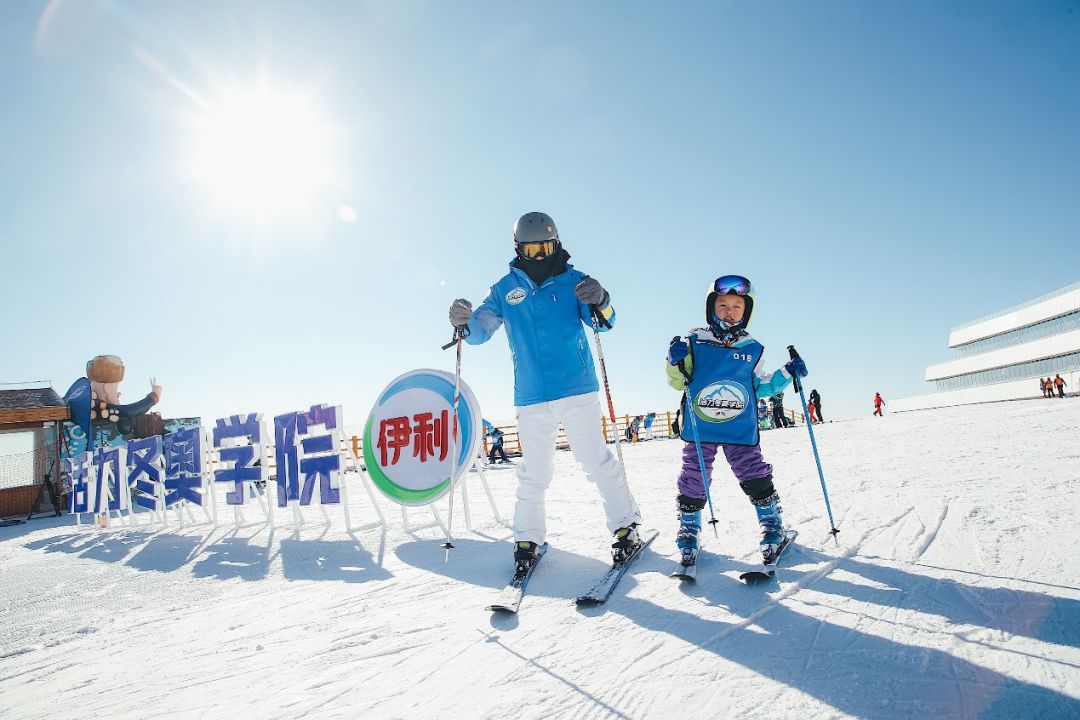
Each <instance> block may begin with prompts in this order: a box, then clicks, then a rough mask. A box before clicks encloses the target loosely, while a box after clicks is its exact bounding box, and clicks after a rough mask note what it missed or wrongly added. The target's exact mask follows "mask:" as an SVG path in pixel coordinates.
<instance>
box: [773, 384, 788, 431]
mask: <svg viewBox="0 0 1080 720" xmlns="http://www.w3.org/2000/svg"><path fill="white" fill-rule="evenodd" d="M772 408H773V427H778V428H781V427H783V428H786V427H791V421H790V420H788V418H787V415H785V414H784V392H783V391H782V390H781V391H780V392H778V393H776V394H775V395H773V397H772Z"/></svg>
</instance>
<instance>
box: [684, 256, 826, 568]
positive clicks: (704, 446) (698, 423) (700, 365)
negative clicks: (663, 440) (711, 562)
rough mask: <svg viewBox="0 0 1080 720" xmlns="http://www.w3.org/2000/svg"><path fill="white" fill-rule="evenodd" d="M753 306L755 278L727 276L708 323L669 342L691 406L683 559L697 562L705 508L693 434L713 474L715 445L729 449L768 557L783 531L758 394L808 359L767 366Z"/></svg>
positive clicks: (783, 383) (802, 369)
mask: <svg viewBox="0 0 1080 720" xmlns="http://www.w3.org/2000/svg"><path fill="white" fill-rule="evenodd" d="M753 312H754V294H753V289H752V288H751V286H750V281H749V280H747V279H746V278H744V277H742V276H739V275H724V276H723V277H720V278H717V280H716V281H714V282H713V284H712V285H711V286H710V287H709V293H708V296H707V297H706V299H705V321H706V326H705V327H702V328H697V329H694V330H691V331H690V336H689V337H688V338H685V339H684V338H682V337H677V338H675V339H673V340H672V341H671V345H670V347H669V348H668V367H667V375H668V384H669V385H671V387H673V388H675V389H676V390H682V391H683V402H682V407H684V408H685V406H686V398H687V397H689V398H690V402H691V403H692V404H693V405H694V407H693V409H692V411H691V412H693V413H694V415H693V416H692V418H693V419H694V420H693V421H692V420H691V419H690V418H688V419H686V420H685V421H684V422H683V424H682V427H681V431H682V432H681V437H682V439H683V440H685V441H686V444H685V445H684V446H683V453H682V470H681V471H680V473H679V478H678V492H679V494H678V497H677V498H676V504H677V507H678V511H679V531H678V535H677V537H676V545H677V546H678V547H679V549H680V550H681V551H682V556H683V564H685V565H691V564H693V563H694V562H695V561H696V558H697V551H698V532H699V531H700V530H701V509H702V508H703V507H705V484H704V479H703V477H702V467H701V463H700V462H699V461H698V454H697V446H696V445H695V442H694V440H695V439H696V440H698V441H699V442H700V445H701V454H702V458H703V460H704V464H705V470H706V471H707V472H709V477H710V478H711V477H713V475H712V473H711V470H712V466H713V461H714V460H715V458H716V453H717V451H718V450H720V449H722V450H723V451H724V458H725V459H726V460H727V462H728V465H730V466H731V470H732V472H733V473H734V474H735V477H736V478H737V479H738V480H739V485H740V487H741V488H742V490H743V492H744V493H746V495H747V496H748V497H749V498H750V502H751V503H752V504H753V506H754V510H755V511H756V513H757V518H758V523H759V524H760V526H761V543H760V544H761V553H762V557H763V559H765V560H768V559H770V558H771V557H772V556H773V555H774V554H775V553H776V551H777V549H778V548H779V546H780V543H781V542H782V541H783V539H784V537H785V530H784V523H783V518H782V517H781V511H780V497H779V495H778V494H777V492H776V488H775V487H774V486H773V469H772V466H771V465H769V464H768V463H767V462H765V459H764V457H762V455H761V446H760V445H759V442H760V436H759V430H758V424H757V421H756V418H755V416H754V408H755V406H756V403H755V399H756V398H757V397H758V396H759V395H760V396H762V397H768V396H771V395H775V394H777V393H778V392H780V391H782V390H784V388H786V387H787V386H788V384H789V383H790V382H791V376H792V373H795V372H797V373H799V375H801V376H805V375H806V365H805V364H804V363H803V361H802V358H795V359H794V360H792V361H790V362H789V363H788V364H787V365H785V366H784V367H783V368H781V369H779V370H776V371H774V372H772V373H767V372H763V365H764V360H763V354H764V351H765V348H764V347H763V346H762V345H761V343H759V342H757V341H756V340H754V339H753V338H752V337H750V335H749V334H748V333H747V331H746V327H747V325H749V324H750V320H751V318H752V316H753ZM718 398H719V399H718ZM695 432H696V433H697V434H696V435H695Z"/></svg>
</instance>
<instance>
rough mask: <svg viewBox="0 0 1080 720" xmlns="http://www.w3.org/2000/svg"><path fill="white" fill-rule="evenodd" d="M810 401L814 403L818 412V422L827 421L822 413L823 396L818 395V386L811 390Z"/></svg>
mask: <svg viewBox="0 0 1080 720" xmlns="http://www.w3.org/2000/svg"><path fill="white" fill-rule="evenodd" d="M810 402H812V403H814V412H816V413H817V420H818V422H825V416H824V415H822V414H821V396H820V395H818V391H817V388H814V389H813V390H811V391H810Z"/></svg>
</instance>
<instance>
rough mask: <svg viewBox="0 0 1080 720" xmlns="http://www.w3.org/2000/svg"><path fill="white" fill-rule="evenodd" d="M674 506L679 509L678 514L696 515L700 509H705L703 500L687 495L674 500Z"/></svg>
mask: <svg viewBox="0 0 1080 720" xmlns="http://www.w3.org/2000/svg"><path fill="white" fill-rule="evenodd" d="M675 505H676V506H677V507H678V508H679V512H683V513H696V512H697V511H698V510H701V508H703V507H705V498H696V497H690V496H689V495H680V496H679V497H677V498H675Z"/></svg>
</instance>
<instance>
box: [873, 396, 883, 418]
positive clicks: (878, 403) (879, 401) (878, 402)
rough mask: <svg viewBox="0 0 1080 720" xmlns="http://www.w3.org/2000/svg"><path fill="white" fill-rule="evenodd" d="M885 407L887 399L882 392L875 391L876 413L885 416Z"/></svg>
mask: <svg viewBox="0 0 1080 720" xmlns="http://www.w3.org/2000/svg"><path fill="white" fill-rule="evenodd" d="M883 407H885V399H884V398H883V397H881V393H874V414H875V415H877V416H878V417H884V414H883V413H882V412H881V408H883Z"/></svg>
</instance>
